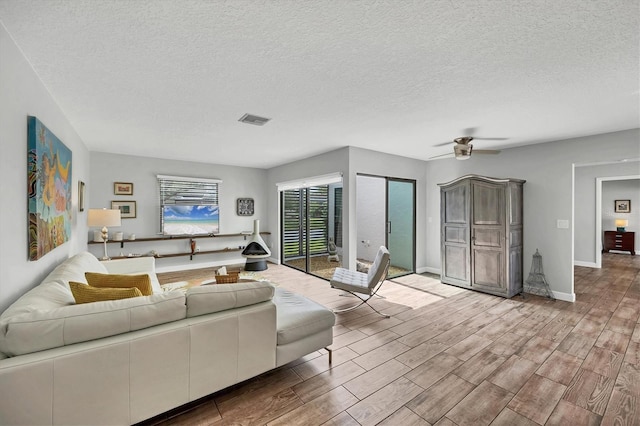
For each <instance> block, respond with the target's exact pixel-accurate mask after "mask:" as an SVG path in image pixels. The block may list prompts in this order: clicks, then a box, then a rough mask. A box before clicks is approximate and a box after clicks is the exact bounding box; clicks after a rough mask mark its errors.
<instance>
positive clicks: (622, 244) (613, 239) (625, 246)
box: [602, 231, 636, 255]
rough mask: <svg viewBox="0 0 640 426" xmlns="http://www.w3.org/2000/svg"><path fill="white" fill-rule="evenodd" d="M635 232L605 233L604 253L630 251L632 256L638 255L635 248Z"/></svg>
mask: <svg viewBox="0 0 640 426" xmlns="http://www.w3.org/2000/svg"><path fill="white" fill-rule="evenodd" d="M635 238H636V233H635V232H618V231H604V248H603V250H602V251H603V252H604V253H609V250H620V251H629V252H631V254H633V255H635V254H636V248H635Z"/></svg>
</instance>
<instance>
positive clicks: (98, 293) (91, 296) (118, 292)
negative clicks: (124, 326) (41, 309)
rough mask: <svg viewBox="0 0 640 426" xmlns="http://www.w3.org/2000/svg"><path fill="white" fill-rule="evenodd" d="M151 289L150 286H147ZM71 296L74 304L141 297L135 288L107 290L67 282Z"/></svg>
mask: <svg viewBox="0 0 640 426" xmlns="http://www.w3.org/2000/svg"><path fill="white" fill-rule="evenodd" d="M149 287H151V284H149ZM69 288H70V289H71V294H73V298H74V299H75V300H76V304H80V303H93V302H103V301H105V300H119V299H129V298H131V297H139V296H142V293H141V292H140V290H139V289H138V288H136V287H131V288H109V287H104V288H100V287H92V286H90V285H88V284H84V283H76V282H74V281H70V282H69Z"/></svg>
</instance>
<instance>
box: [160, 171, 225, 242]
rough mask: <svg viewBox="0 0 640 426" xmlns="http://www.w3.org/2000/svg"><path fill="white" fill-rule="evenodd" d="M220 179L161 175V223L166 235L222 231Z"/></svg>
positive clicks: (202, 233)
mask: <svg viewBox="0 0 640 426" xmlns="http://www.w3.org/2000/svg"><path fill="white" fill-rule="evenodd" d="M220 183H222V181H221V180H219V179H206V178H191V177H179V176H165V175H158V185H159V188H160V226H161V232H162V233H163V234H165V235H204V234H215V233H218V232H219V231H220V209H219V205H218V202H219V184H220Z"/></svg>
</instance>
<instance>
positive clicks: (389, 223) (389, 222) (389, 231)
mask: <svg viewBox="0 0 640 426" xmlns="http://www.w3.org/2000/svg"><path fill="white" fill-rule="evenodd" d="M390 233H391V221H388V222H387V234H390Z"/></svg>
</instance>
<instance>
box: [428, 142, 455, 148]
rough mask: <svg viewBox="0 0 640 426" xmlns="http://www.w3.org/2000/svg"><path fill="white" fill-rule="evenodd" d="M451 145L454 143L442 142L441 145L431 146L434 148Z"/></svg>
mask: <svg viewBox="0 0 640 426" xmlns="http://www.w3.org/2000/svg"><path fill="white" fill-rule="evenodd" d="M452 143H454V142H453V141H448V142H442V143H439V144H437V145H432V146H433V147H434V148H435V147H437V146H445V145H451V144H452Z"/></svg>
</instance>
